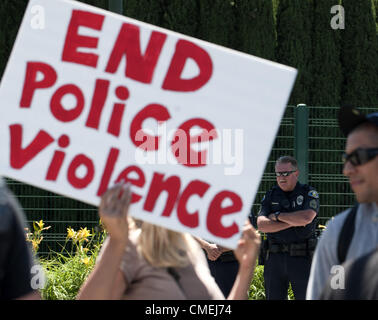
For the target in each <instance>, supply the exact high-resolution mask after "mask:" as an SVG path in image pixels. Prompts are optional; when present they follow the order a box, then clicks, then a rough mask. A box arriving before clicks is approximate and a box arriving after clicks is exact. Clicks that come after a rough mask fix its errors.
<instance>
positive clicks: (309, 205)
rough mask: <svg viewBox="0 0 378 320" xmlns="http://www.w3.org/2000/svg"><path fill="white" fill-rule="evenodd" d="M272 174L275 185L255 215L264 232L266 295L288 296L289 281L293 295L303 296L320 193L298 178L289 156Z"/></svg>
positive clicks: (298, 298)
mask: <svg viewBox="0 0 378 320" xmlns="http://www.w3.org/2000/svg"><path fill="white" fill-rule="evenodd" d="M275 176H276V180H277V185H276V186H274V187H273V188H272V189H271V190H269V191H268V192H267V193H266V194H265V196H264V198H263V200H262V203H261V210H260V212H259V214H258V217H257V228H258V230H259V231H261V232H265V233H266V236H267V240H266V241H264V242H263V244H262V246H261V247H262V252H261V254H260V257H262V259H261V260H265V261H264V265H265V266H264V281H265V293H266V298H267V300H285V299H287V295H288V289H289V283H291V286H292V289H293V292H294V296H295V299H297V300H303V299H305V297H306V288H307V282H308V277H309V274H310V268H311V259H312V254H313V252H314V250H315V246H316V237H315V229H316V221H317V219H316V217H317V214H318V210H319V195H318V193H317V191H316V190H315V189H314V188H312V187H310V186H308V185H306V184H301V183H299V182H298V176H299V170H298V165H297V161H296V159H295V158H293V157H291V156H282V157H280V158H279V159H278V160H277V161H276V164H275ZM261 260H260V262H261Z"/></svg>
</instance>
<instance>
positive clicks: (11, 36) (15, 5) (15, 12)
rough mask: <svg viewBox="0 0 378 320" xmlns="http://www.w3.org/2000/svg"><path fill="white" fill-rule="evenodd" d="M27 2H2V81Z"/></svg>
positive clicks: (0, 62) (0, 16)
mask: <svg viewBox="0 0 378 320" xmlns="http://www.w3.org/2000/svg"><path fill="white" fill-rule="evenodd" d="M27 3H28V1H27V0H13V1H0V79H1V77H2V74H3V72H4V69H5V66H6V63H7V61H8V58H9V55H10V52H11V50H12V47H13V44H14V41H15V40H16V35H17V32H18V29H19V26H20V25H21V20H22V17H23V13H24V11H25V9H26V5H27Z"/></svg>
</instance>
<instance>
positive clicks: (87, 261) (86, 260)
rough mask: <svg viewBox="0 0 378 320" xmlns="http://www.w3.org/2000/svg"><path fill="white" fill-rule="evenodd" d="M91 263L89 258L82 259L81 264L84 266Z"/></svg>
mask: <svg viewBox="0 0 378 320" xmlns="http://www.w3.org/2000/svg"><path fill="white" fill-rule="evenodd" d="M89 261H90V259H89V257H85V258H81V262H82V263H84V264H88V263H89Z"/></svg>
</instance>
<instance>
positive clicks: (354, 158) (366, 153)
mask: <svg viewBox="0 0 378 320" xmlns="http://www.w3.org/2000/svg"><path fill="white" fill-rule="evenodd" d="M376 156H378V148H369V149H362V148H358V149H356V150H354V151H353V152H352V153H349V154H348V153H344V154H343V156H342V159H343V163H344V165H345V164H346V163H347V162H348V161H349V162H350V163H351V164H352V165H353V166H360V165H362V164H365V163H366V162H369V161H370V160H372V159H374V158H375V157H376Z"/></svg>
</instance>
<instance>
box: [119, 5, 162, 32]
mask: <svg viewBox="0 0 378 320" xmlns="http://www.w3.org/2000/svg"><path fill="white" fill-rule="evenodd" d="M163 5H164V1H163V0H127V1H125V4H124V8H123V9H124V15H125V16H127V17H130V18H134V19H136V20H139V21H143V22H147V23H150V24H153V25H156V26H160V27H162V26H163V25H164V7H163Z"/></svg>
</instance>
